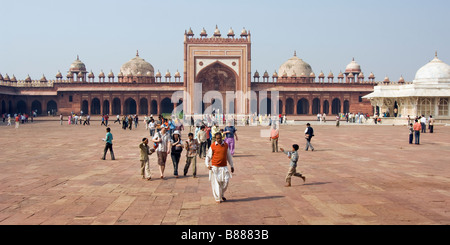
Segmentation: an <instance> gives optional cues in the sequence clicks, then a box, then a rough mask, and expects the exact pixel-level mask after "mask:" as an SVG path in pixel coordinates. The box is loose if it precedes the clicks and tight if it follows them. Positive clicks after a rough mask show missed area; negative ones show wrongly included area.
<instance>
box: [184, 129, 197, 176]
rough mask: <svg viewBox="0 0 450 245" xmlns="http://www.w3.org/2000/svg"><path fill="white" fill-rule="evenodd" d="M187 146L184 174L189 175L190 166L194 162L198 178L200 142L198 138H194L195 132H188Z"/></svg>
mask: <svg viewBox="0 0 450 245" xmlns="http://www.w3.org/2000/svg"><path fill="white" fill-rule="evenodd" d="M185 148H186V165H184V176H186V175H187V173H188V171H189V167H190V166H191V164H192V163H193V164H192V171H193V176H194V178H197V149H198V148H199V143H198V140H197V139H194V134H193V133H189V134H188V140H186V143H185Z"/></svg>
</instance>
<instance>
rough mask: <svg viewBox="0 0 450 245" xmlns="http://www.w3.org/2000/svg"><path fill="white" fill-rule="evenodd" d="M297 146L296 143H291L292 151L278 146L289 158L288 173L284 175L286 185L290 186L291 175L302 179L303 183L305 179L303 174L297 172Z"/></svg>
mask: <svg viewBox="0 0 450 245" xmlns="http://www.w3.org/2000/svg"><path fill="white" fill-rule="evenodd" d="M298 148H299V146H298V145H297V144H294V145H292V151H285V150H284V149H283V148H280V150H281V151H282V152H283V153H284V154H286V155H288V158H289V159H291V162H290V167H289V171H288V174H287V175H286V185H285V186H286V187H290V186H291V177H292V176H297V177H300V178H302V179H303V183H305V181H306V177H305V176H303V175H302V174H301V173H297V162H298Z"/></svg>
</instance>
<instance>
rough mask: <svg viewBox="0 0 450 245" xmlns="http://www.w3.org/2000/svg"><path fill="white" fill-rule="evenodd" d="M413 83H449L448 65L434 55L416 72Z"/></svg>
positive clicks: (449, 70)
mask: <svg viewBox="0 0 450 245" xmlns="http://www.w3.org/2000/svg"><path fill="white" fill-rule="evenodd" d="M413 83H450V65H447V64H446V63H444V62H443V61H442V60H440V59H438V57H437V55H436V56H435V57H434V59H433V60H431V61H430V62H428V63H427V64H426V65H424V66H422V67H421V68H420V69H419V70H418V71H417V72H416V77H415V78H414V80H413Z"/></svg>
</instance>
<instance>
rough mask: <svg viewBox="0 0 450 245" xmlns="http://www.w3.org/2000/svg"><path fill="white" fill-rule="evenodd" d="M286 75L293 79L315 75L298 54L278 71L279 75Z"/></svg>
mask: <svg viewBox="0 0 450 245" xmlns="http://www.w3.org/2000/svg"><path fill="white" fill-rule="evenodd" d="M284 73H286V74H287V76H288V77H291V76H293V75H295V76H300V75H301V74H308V75H309V74H311V73H313V70H312V68H311V66H310V65H309V64H308V63H306V62H305V61H303V60H302V59H300V58H298V57H297V54H296V53H294V56H293V57H292V58H290V59H289V60H287V61H286V62H284V63H283V64H282V65H281V66H280V68H279V69H278V74H284Z"/></svg>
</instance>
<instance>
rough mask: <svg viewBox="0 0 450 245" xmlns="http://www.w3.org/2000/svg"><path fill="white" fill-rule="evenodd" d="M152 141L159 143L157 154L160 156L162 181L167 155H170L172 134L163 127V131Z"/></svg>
mask: <svg viewBox="0 0 450 245" xmlns="http://www.w3.org/2000/svg"><path fill="white" fill-rule="evenodd" d="M152 141H153V142H154V143H158V147H157V148H156V153H157V155H158V165H159V172H160V174H161V179H164V170H165V169H166V160H167V155H169V154H170V150H171V149H170V148H171V147H170V134H169V132H168V131H167V128H166V127H165V126H162V127H161V131H159V132H157V133H156V134H155V136H154V137H153V139H152Z"/></svg>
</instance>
